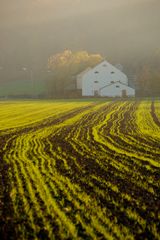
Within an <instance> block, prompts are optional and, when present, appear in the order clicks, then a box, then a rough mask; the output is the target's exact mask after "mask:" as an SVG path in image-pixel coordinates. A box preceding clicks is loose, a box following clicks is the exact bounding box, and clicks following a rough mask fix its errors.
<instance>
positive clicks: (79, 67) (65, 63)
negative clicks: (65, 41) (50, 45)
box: [47, 49, 103, 97]
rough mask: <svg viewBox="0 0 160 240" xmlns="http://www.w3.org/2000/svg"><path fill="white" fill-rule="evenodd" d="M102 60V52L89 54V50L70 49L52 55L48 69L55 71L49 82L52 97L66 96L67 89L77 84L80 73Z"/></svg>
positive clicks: (49, 91) (49, 92)
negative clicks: (76, 79)
mask: <svg viewBox="0 0 160 240" xmlns="http://www.w3.org/2000/svg"><path fill="white" fill-rule="evenodd" d="M102 60H103V57H102V56H101V55H100V54H89V53H88V52H87V51H77V52H72V51H71V50H69V49H66V50H64V51H63V52H61V53H58V54H55V55H53V56H51V57H50V58H49V59H48V69H49V70H50V71H52V72H53V78H52V79H50V80H49V81H48V83H47V85H48V86H47V87H48V94H49V95H50V97H54V96H64V95H65V89H67V88H68V86H71V85H72V84H75V77H76V75H77V74H78V73H80V72H82V71H84V70H85V69H86V68H88V67H93V66H95V65H96V64H98V63H99V62H101V61H102Z"/></svg>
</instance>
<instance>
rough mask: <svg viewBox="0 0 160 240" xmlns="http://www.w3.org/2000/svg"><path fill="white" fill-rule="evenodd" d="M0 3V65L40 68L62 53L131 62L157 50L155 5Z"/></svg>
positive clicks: (61, 0) (44, 0) (154, 0)
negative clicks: (85, 53) (94, 54)
mask: <svg viewBox="0 0 160 240" xmlns="http://www.w3.org/2000/svg"><path fill="white" fill-rule="evenodd" d="M0 1H1V7H0V32H1V38H0V65H2V64H3V65H4V64H8V63H9V64H12V63H13V64H22V65H23V64H31V65H32V64H34V65H36V64H37V65H42V64H44V63H45V62H46V61H47V57H48V56H49V55H51V54H54V53H56V52H59V51H62V50H63V49H65V48H71V49H73V50H79V49H84V50H88V51H89V52H97V53H101V54H102V55H103V56H106V57H107V58H109V59H111V60H113V61H115V62H116V61H117V62H124V61H127V59H129V60H130V59H133V61H134V60H136V59H138V58H140V57H141V58H142V59H143V58H145V56H148V55H149V54H151V53H152V52H154V51H155V50H156V49H157V48H159V42H160V28H159V23H160V14H159V12H160V1H159V0H27V1H26V0H13V1H9V0H0Z"/></svg>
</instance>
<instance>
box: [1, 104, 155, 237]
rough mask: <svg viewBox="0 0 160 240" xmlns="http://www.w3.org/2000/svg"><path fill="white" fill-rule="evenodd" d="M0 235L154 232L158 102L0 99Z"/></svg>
mask: <svg viewBox="0 0 160 240" xmlns="http://www.w3.org/2000/svg"><path fill="white" fill-rule="evenodd" d="M0 234H1V236H2V237H0V239H7V240H8V239H16V240H17V239H18V240H19V239H20V240H23V239H24V240H25V239H26V240H30V239H37V240H38V239H44V240H45V239H51V240H52V239H55V240H57V239H68V240H69V239H70V240H71V239H87V240H89V239H94V240H97V239H99V240H102V239H109V240H110V239H113V240H114V239H122V240H125V239H126V240H132V239H143V240H144V239H160V102H159V101H113V102H104V101H103V102H102V101H99V102H98V101H97V102H87V101H86V102H82V101H77V102H63V101H61V102H60V101H55V102H54V101H53V102H51V101H50V102H49V101H48V102H47V101H46V102H45V101H33V102H32V101H30V102H29V101H28V102H25V101H24V102H7V101H6V102H0Z"/></svg>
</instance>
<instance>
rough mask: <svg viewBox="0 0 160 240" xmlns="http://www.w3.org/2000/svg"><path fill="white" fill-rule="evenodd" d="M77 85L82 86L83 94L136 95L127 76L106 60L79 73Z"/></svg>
mask: <svg viewBox="0 0 160 240" xmlns="http://www.w3.org/2000/svg"><path fill="white" fill-rule="evenodd" d="M77 87H79V88H80V87H81V89H82V96H107V97H125V96H135V90H134V89H133V88H131V87H129V86H128V78H127V76H126V75H125V74H124V73H123V72H122V71H121V70H120V69H118V68H116V67H115V66H113V65H111V64H110V63H108V62H107V61H106V60H105V61H103V62H101V63H100V64H98V65H97V66H95V67H94V68H92V69H87V71H86V72H83V73H82V74H79V75H78V76H77Z"/></svg>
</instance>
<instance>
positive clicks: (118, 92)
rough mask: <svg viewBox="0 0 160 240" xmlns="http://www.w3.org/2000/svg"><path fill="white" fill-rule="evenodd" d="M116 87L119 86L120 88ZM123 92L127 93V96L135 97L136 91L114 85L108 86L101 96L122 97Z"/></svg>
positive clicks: (120, 85) (101, 92)
mask: <svg viewBox="0 0 160 240" xmlns="http://www.w3.org/2000/svg"><path fill="white" fill-rule="evenodd" d="M116 86H119V87H118V88H117V87H116ZM122 90H125V91H126V95H127V96H129V97H131V96H133V97H134V96H135V90H134V89H133V88H130V87H128V86H125V85H123V84H120V83H118V84H113V85H111V86H108V87H106V88H104V89H102V90H101V91H100V95H101V96H108V97H122Z"/></svg>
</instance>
